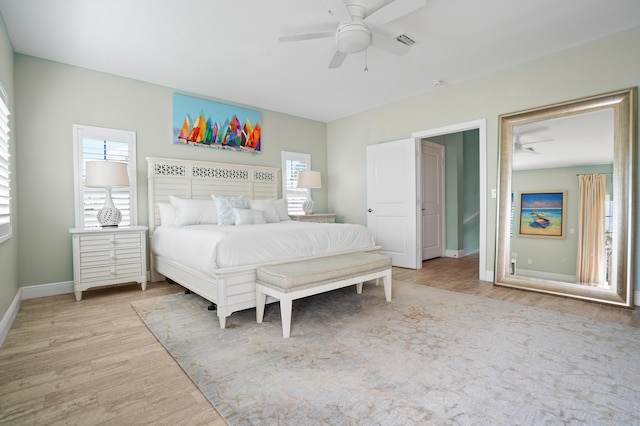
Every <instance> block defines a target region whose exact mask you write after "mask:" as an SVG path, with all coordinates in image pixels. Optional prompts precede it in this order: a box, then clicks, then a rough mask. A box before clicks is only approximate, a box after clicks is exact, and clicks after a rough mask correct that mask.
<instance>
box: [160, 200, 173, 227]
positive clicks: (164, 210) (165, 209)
mask: <svg viewBox="0 0 640 426" xmlns="http://www.w3.org/2000/svg"><path fill="white" fill-rule="evenodd" d="M158 211H159V212H160V226H165V225H175V223H176V208H175V207H173V205H172V204H171V203H158Z"/></svg>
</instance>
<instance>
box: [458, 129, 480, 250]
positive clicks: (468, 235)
mask: <svg viewBox="0 0 640 426" xmlns="http://www.w3.org/2000/svg"><path fill="white" fill-rule="evenodd" d="M479 135H480V132H479V130H468V131H466V132H463V134H462V136H463V142H462V144H463V149H464V158H463V159H462V170H463V172H462V179H463V180H462V204H463V208H462V247H461V248H464V254H465V256H467V255H469V254H471V253H477V252H478V250H479V248H480V217H479V216H476V217H475V218H473V219H470V220H469V221H468V222H467V223H464V221H465V220H467V218H470V217H472V216H473V215H474V214H475V213H476V212H478V211H479V210H480V140H479Z"/></svg>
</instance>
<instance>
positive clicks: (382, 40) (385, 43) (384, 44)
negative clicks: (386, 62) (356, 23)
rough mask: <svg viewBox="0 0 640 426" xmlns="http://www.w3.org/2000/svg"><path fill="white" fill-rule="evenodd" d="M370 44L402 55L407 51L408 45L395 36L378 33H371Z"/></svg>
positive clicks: (393, 53)
mask: <svg viewBox="0 0 640 426" xmlns="http://www.w3.org/2000/svg"><path fill="white" fill-rule="evenodd" d="M371 45H372V46H374V47H376V48H378V49H380V50H384V51H385V52H387V53H391V54H392V55H397V56H402V55H404V54H405V53H407V52H408V51H409V46H407V45H406V44H403V43H400V42H399V41H398V40H396V39H395V37H389V36H386V35H383V34H380V33H376V32H372V33H371Z"/></svg>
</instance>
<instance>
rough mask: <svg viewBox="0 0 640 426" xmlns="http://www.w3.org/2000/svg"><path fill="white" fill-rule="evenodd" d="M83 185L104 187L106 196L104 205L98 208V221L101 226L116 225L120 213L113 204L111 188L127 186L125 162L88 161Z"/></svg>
mask: <svg viewBox="0 0 640 426" xmlns="http://www.w3.org/2000/svg"><path fill="white" fill-rule="evenodd" d="M85 186H88V187H93V188H105V189H106V191H107V198H106V200H105V203H104V207H103V208H102V209H100V210H98V214H97V218H98V223H99V224H100V225H101V226H118V224H119V223H120V222H121V221H122V213H120V210H118V209H117V208H116V206H115V205H114V204H113V199H112V198H111V188H113V187H124V186H129V172H128V171H127V164H126V163H119V162H116V161H88V162H87V169H86V178H85Z"/></svg>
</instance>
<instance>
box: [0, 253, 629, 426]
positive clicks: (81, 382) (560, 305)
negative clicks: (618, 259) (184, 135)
mask: <svg viewBox="0 0 640 426" xmlns="http://www.w3.org/2000/svg"><path fill="white" fill-rule="evenodd" d="M477 274H478V258H477V256H469V257H465V258H462V259H450V258H442V259H434V260H429V261H427V262H425V263H424V267H423V269H421V270H419V271H414V270H408V269H400V268H394V269H393V278H394V279H395V280H402V281H408V282H413V283H417V284H422V285H429V286H433V287H437V288H441V289H445V290H451V291H457V292H461V293H466V294H472V295H476V296H480V297H490V298H495V299H500V300H505V301H509V302H514V303H521V304H524V305H530V306H536V307H540V308H545V309H555V310H558V311H562V312H569V313H574V314H577V315H584V316H588V317H591V318H596V319H600V320H604V321H614V322H619V323H623V324H629V325H632V326H635V327H640V310H628V309H624V308H618V307H612V306H607V305H600V304H596V303H590V302H583V301H578V300H572V299H567V298H561V297H557V296H550V295H544V294H539V293H533V292H526V291H521V290H514V289H509V288H501V287H495V286H493V285H492V284H491V283H488V282H482V281H478V280H477ZM182 291H183V289H182V287H180V286H178V285H169V284H167V283H164V282H162V283H150V284H148V289H147V291H145V292H142V291H140V287H139V285H135V284H131V285H125V286H116V287H109V288H103V289H92V290H89V291H86V292H85V293H84V294H83V298H82V301H80V302H76V301H75V299H74V296H73V294H67V295H60V296H52V297H46V298H41V299H31V300H25V301H23V302H22V304H21V306H20V310H19V312H18V315H17V317H16V320H15V322H14V324H13V327H12V329H11V330H10V332H9V334H8V336H7V339H6V340H5V342H4V344H3V346H2V348H0V424H11V425H45V424H46V425H50V424H65V425H95V424H104V425H147V424H154V425H196V424H197V425H205V424H206V425H224V424H225V422H224V420H222V418H220V416H219V415H218V414H217V412H216V411H215V409H214V408H213V407H212V406H211V405H210V404H209V402H208V401H207V400H206V399H205V397H204V396H203V395H202V394H201V393H200V392H199V391H198V389H197V388H196V386H195V385H194V384H193V383H192V382H191V380H190V379H189V378H188V377H187V375H186V374H185V373H184V372H183V371H182V370H181V369H180V367H179V366H178V364H177V363H176V362H175V361H174V360H173V358H172V357H171V356H170V355H169V354H168V353H167V352H166V351H165V349H164V348H163V347H162V346H161V345H160V343H158V341H157V340H156V339H155V338H154V337H153V335H152V334H151V333H150V332H149V331H148V330H147V328H146V327H145V325H144V323H143V322H142V321H141V320H140V318H139V317H138V316H137V314H136V313H135V311H134V310H133V308H132V307H131V305H130V303H131V302H132V301H135V300H140V299H145V298H151V297H156V296H161V295H165V294H170V293H175V292H182ZM212 315H215V313H212Z"/></svg>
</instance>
